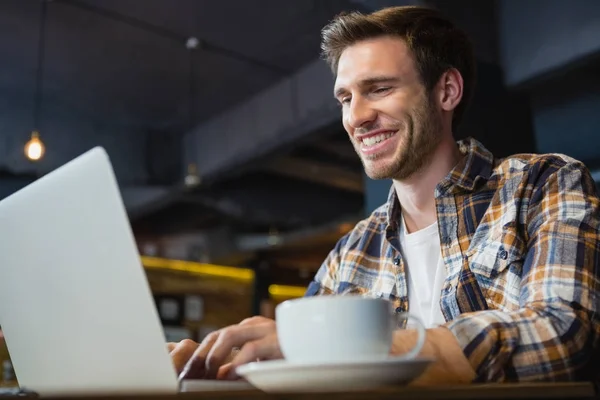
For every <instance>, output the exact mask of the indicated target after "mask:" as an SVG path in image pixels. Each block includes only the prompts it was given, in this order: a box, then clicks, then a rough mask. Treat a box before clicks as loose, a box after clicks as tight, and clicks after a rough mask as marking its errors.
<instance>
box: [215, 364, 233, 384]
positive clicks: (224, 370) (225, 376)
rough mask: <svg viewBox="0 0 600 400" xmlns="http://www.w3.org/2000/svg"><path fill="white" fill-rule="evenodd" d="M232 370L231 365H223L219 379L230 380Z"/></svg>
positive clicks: (218, 373)
mask: <svg viewBox="0 0 600 400" xmlns="http://www.w3.org/2000/svg"><path fill="white" fill-rule="evenodd" d="M231 369H232V366H231V363H227V364H223V365H221V368H219V372H217V379H220V380H224V379H229V374H230V372H229V371H230V370H231ZM232 376H233V375H232Z"/></svg>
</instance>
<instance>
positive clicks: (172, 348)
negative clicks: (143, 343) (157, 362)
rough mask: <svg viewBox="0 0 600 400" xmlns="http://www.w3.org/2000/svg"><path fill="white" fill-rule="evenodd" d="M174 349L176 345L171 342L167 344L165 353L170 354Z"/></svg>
mask: <svg viewBox="0 0 600 400" xmlns="http://www.w3.org/2000/svg"><path fill="white" fill-rule="evenodd" d="M175 347H177V343H173V342H169V343H167V351H168V352H169V353H170V352H172V351H173V350H175Z"/></svg>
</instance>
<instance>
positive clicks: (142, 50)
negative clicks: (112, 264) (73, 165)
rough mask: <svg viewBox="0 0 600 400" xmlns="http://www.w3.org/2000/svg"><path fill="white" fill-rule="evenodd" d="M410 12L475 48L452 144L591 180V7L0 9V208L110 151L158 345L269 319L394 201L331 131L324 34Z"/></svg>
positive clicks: (192, 3) (596, 87)
mask: <svg viewBox="0 0 600 400" xmlns="http://www.w3.org/2000/svg"><path fill="white" fill-rule="evenodd" d="M406 4H426V5H432V6H435V7H438V8H440V9H442V10H443V11H444V12H446V13H447V15H448V16H450V17H451V18H453V19H454V20H455V21H456V22H457V23H458V24H459V25H460V26H461V27H462V28H464V29H465V30H466V31H467V32H468V33H469V34H470V35H471V37H472V39H473V41H474V44H475V48H476V53H477V59H478V68H479V76H478V84H477V85H478V86H477V90H476V93H475V98H474V100H473V104H472V106H471V107H470V109H469V111H468V114H467V117H466V121H465V123H464V124H463V126H462V128H461V130H460V131H459V132H458V133H457V137H458V138H462V137H466V136H473V137H475V138H477V139H479V140H480V141H482V142H483V143H484V145H486V146H487V147H488V148H489V149H490V150H492V151H493V152H494V153H495V154H496V155H497V156H505V155H509V154H512V153H518V152H561V153H565V154H568V155H570V156H573V157H575V158H578V159H580V160H582V161H584V162H585V163H586V164H587V165H588V167H589V168H590V169H591V170H592V172H593V175H594V178H595V179H596V180H597V181H598V180H600V147H599V145H600V134H599V133H598V128H599V127H600V57H599V56H600V2H597V1H595V0H570V1H568V2H565V1H558V0H526V1H522V0H431V1H424V0H423V1H419V0H414V1H385V0H288V1H283V0H222V1H214V0H49V1H42V0H0V54H1V55H2V56H1V57H0V198H2V197H5V196H7V195H9V194H11V193H13V192H14V191H15V190H18V189H19V188H21V187H23V186H25V185H27V184H28V183H30V182H32V181H34V180H35V179H37V178H39V177H40V176H42V175H44V174H45V173H48V172H50V171H51V170H53V169H54V168H56V167H58V166H59V165H61V164H63V163H65V162H67V161H69V160H70V159H72V158H74V157H76V156H78V155H79V154H81V153H83V152H85V151H86V150H89V149H90V148H92V147H94V146H97V145H100V146H104V147H105V148H106V150H107V152H108V153H109V155H110V157H111V161H112V163H113V165H114V168H115V172H116V174H117V178H118V181H119V185H120V187H121V190H122V195H123V199H124V202H125V205H126V207H127V211H128V214H129V218H130V221H131V224H132V227H133V229H134V233H135V236H136V238H137V241H138V246H139V251H140V253H141V254H142V256H143V257H142V258H143V263H144V266H145V268H146V270H147V275H148V279H149V282H150V285H151V288H152V291H153V293H154V295H155V299H156V304H157V307H158V309H159V312H160V315H161V318H162V320H163V325H164V326H165V332H166V334H167V338H168V339H169V340H180V339H182V338H185V337H190V338H193V339H195V340H201V339H202V337H203V336H204V335H206V333H208V332H210V331H212V330H214V329H217V328H220V327H223V326H225V325H229V324H233V323H236V322H239V321H240V320H241V319H243V318H245V317H248V316H251V315H256V314H262V315H266V316H272V315H273V309H274V306H275V305H276V304H277V303H279V302H280V301H282V300H285V299H288V298H293V297H297V296H301V295H302V294H303V292H304V289H305V288H306V285H307V284H308V282H309V281H310V279H311V278H312V276H313V275H314V273H315V271H316V270H317V269H318V267H319V266H320V264H321V262H322V261H323V259H324V258H325V256H326V255H327V253H328V252H329V251H330V250H331V248H332V247H333V246H334V245H335V243H336V241H337V240H338V239H339V238H340V237H341V236H342V235H343V234H344V233H346V232H347V231H348V230H349V229H351V228H352V227H353V225H354V224H355V223H356V222H357V221H358V220H360V219H361V218H364V217H365V216H366V215H367V214H368V213H370V212H371V211H372V210H373V209H374V208H376V207H377V206H378V205H380V204H381V203H383V202H384V201H385V199H386V196H387V192H388V189H389V186H390V182H388V181H372V180H370V179H368V178H366V177H365V176H364V173H363V171H362V167H361V164H360V162H359V159H358V157H357V156H356V154H355V153H354V150H353V148H352V146H351V145H350V143H349V141H348V139H347V137H346V134H345V132H344V131H343V128H342V126H341V122H340V112H339V108H338V106H337V105H336V103H335V101H334V99H333V97H332V94H331V93H332V86H333V78H332V76H331V74H330V72H329V71H328V69H327V67H326V65H325V63H324V62H323V61H321V60H319V39H320V37H319V35H320V29H321V28H322V26H323V25H324V24H326V23H327V22H328V21H329V20H330V19H331V18H332V17H333V16H335V15H336V14H338V13H339V12H341V11H348V10H361V11H364V12H369V11H373V10H376V9H379V8H381V7H384V6H389V5H406ZM1 357H3V358H6V355H5V354H3V355H1ZM9 367H10V365H5V368H4V370H5V375H6V374H9V373H10V371H9V372H6V371H7V370H9ZM6 376H8V375H6ZM6 376H5V377H6Z"/></svg>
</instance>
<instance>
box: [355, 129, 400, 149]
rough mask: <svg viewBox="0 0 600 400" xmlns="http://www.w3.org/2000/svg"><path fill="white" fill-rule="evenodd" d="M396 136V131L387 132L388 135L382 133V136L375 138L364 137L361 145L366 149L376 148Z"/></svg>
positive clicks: (375, 136)
mask: <svg viewBox="0 0 600 400" xmlns="http://www.w3.org/2000/svg"><path fill="white" fill-rule="evenodd" d="M395 134H396V132H395V131H394V132H386V133H380V134H378V135H374V136H369V137H364V138H362V139H361V140H360V143H361V144H362V145H363V146H365V147H371V146H375V145H376V144H379V143H381V142H383V141H384V140H387V139H389V138H391V137H392V136H394V135H395Z"/></svg>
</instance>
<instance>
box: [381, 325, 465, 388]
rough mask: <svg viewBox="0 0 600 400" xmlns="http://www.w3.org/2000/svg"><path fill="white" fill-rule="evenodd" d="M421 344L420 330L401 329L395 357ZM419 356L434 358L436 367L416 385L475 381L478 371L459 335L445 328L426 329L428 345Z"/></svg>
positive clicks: (394, 350)
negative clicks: (470, 361) (418, 333)
mask: <svg viewBox="0 0 600 400" xmlns="http://www.w3.org/2000/svg"><path fill="white" fill-rule="evenodd" d="M416 342H417V331H416V330H404V329H402V330H398V331H396V332H395V333H394V341H393V344H392V351H391V353H392V354H404V353H407V352H408V351H410V350H411V349H412V348H413V347H414V346H415V344H416ZM419 357H427V358H432V359H433V360H434V362H433V364H432V365H431V366H430V367H429V368H427V370H426V371H425V372H424V373H423V374H422V375H421V376H420V377H419V378H417V379H416V380H415V381H413V382H412V384H413V385H439V384H466V383H470V382H472V381H473V379H474V378H475V372H474V370H473V368H472V367H471V364H470V363H469V361H468V360H467V358H466V357H465V356H464V353H463V349H462V348H461V347H460V345H459V343H458V341H457V340H456V338H455V336H454V335H453V334H452V332H450V331H449V330H448V329H447V328H445V327H439V328H432V329H427V330H426V335H425V343H424V345H423V348H422V350H421V352H420V353H419Z"/></svg>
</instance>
